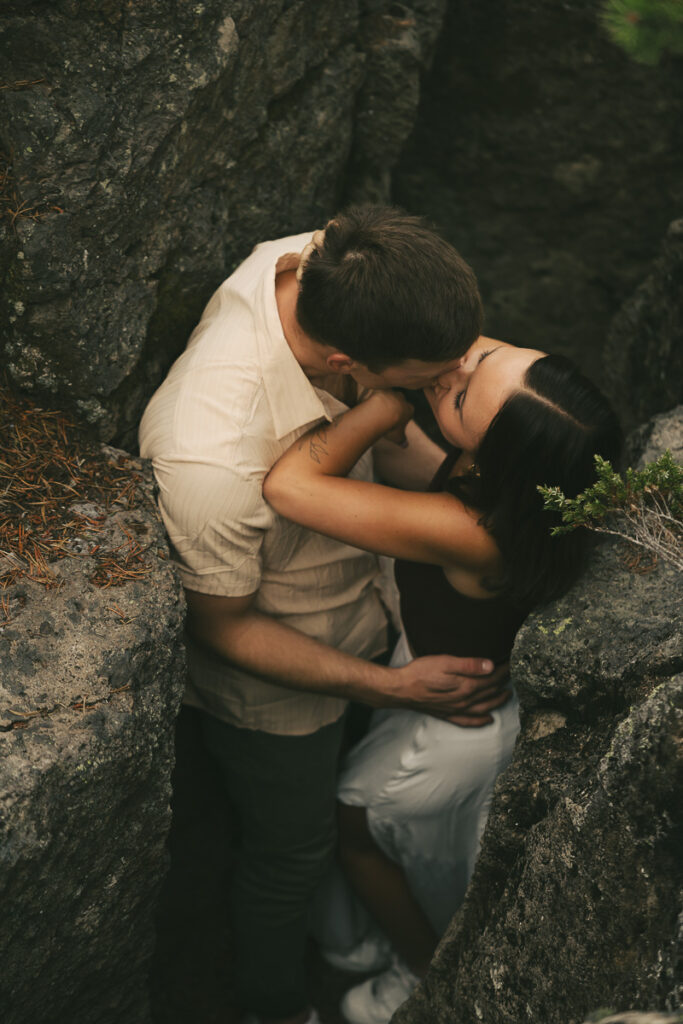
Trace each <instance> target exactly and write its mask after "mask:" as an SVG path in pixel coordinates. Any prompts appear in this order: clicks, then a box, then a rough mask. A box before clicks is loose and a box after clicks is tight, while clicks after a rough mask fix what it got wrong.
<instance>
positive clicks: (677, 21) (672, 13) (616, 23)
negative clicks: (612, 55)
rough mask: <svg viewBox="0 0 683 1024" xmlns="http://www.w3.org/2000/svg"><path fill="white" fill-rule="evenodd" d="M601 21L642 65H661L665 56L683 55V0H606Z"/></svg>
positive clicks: (614, 38)
mask: <svg viewBox="0 0 683 1024" xmlns="http://www.w3.org/2000/svg"><path fill="white" fill-rule="evenodd" d="M601 20H602V23H603V25H604V26H605V28H606V30H607V32H608V34H609V35H610V36H611V37H612V39H613V40H614V42H615V43H617V45H619V46H621V48H622V49H623V50H625V51H626V53H628V54H629V56H631V57H633V59H634V60H637V61H639V62H640V63H641V64H658V63H659V61H660V60H661V58H662V56H663V55H664V54H665V53H670V54H672V55H674V56H683V0H606V2H605V4H604V6H603V9H602V13H601Z"/></svg>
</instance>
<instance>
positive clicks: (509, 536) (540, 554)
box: [448, 355, 622, 606]
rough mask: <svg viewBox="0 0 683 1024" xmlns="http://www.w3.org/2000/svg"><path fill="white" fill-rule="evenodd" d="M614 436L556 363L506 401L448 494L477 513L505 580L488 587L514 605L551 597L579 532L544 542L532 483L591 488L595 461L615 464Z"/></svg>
mask: <svg viewBox="0 0 683 1024" xmlns="http://www.w3.org/2000/svg"><path fill="white" fill-rule="evenodd" d="M621 447H622V433H621V428H620V426H619V422H618V420H617V418H616V416H615V414H614V412H613V410H612V409H611V407H610V405H609V403H608V402H607V399H606V398H605V397H604V396H603V395H602V394H601V392H600V391H599V390H598V389H597V388H596V387H595V386H594V385H593V384H592V383H591V381H589V380H588V379H587V378H586V377H584V375H583V374H582V373H580V371H579V370H578V369H577V367H576V366H574V364H573V363H572V362H571V361H570V360H568V359H565V358H564V357H563V356H554V355H553V356H543V357H541V358H540V359H537V360H536V362H534V363H532V364H531V366H530V367H529V369H528V370H527V372H526V374H525V377H524V382H523V389H521V390H519V391H517V392H515V393H514V394H512V395H511V396H510V398H508V400H507V401H506V402H505V404H504V405H503V406H502V408H501V409H500V410H499V412H498V414H497V415H496V417H495V418H494V419H493V421H492V422H491V424H490V426H489V428H488V430H487V431H486V434H485V435H484V438H483V440H482V442H481V444H480V446H479V449H478V451H477V453H476V470H475V472H476V475H475V473H469V474H467V475H465V476H462V477H454V478H451V480H449V482H448V483H449V490H451V491H452V492H453V493H455V494H456V495H457V496H458V497H459V498H460V499H461V500H462V501H463V502H465V504H467V505H469V506H471V507H473V508H475V509H477V510H478V511H480V512H481V514H482V516H481V522H482V523H483V525H484V526H485V527H486V528H487V530H488V531H489V532H490V534H491V535H492V537H493V538H494V540H495V541H496V543H497V545H498V547H499V549H500V552H501V555H502V557H503V562H504V576H503V579H502V580H500V579H499V580H496V581H495V588H496V589H499V588H502V591H503V593H505V594H507V595H508V596H509V597H510V598H511V599H512V600H513V601H515V602H516V603H519V604H520V605H523V606H533V605H535V604H539V603H541V602H544V601H548V600H550V599H552V598H554V597H558V596H559V595H560V594H562V593H563V592H564V591H565V590H567V588H568V587H569V586H570V585H571V583H573V582H574V580H575V579H576V577H577V576H578V574H579V572H580V571H581V568H582V567H583V565H584V562H585V556H586V552H587V549H588V546H589V535H588V534H587V531H585V530H583V529H579V530H573V531H572V532H571V533H568V534H564V535H562V536H559V537H551V536H550V530H551V529H552V527H553V526H555V525H556V524H557V522H558V521H559V520H558V516H557V514H556V513H550V512H545V511H543V499H542V498H541V496H540V494H539V493H538V490H537V488H538V486H539V484H545V485H549V486H557V487H560V488H561V489H562V491H563V492H564V494H566V495H567V497H574V496H575V495H576V494H578V493H579V492H580V491H583V490H585V488H586V487H590V486H591V484H593V483H594V482H595V464H594V456H595V455H596V454H598V455H602V457H603V458H605V459H609V460H610V462H611V463H612V465H613V466H615V468H616V467H617V466H618V464H619V460H620V457H621Z"/></svg>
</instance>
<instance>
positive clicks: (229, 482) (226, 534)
mask: <svg viewBox="0 0 683 1024" xmlns="http://www.w3.org/2000/svg"><path fill="white" fill-rule="evenodd" d="M310 238H311V234H310V233H306V234H303V235H295V236H292V237H289V238H284V239H279V240H276V241H272V242H265V243H263V244H262V245H259V246H257V247H256V249H255V250H254V252H253V253H252V255H251V256H250V257H249V258H248V259H247V260H245V262H244V263H242V264H241V266H239V267H238V268H237V270H236V271H235V272H234V273H233V274H232V276H231V277H229V278H228V279H227V280H226V281H224V282H223V284H222V285H221V286H220V287H219V288H218V290H217V291H216V292H215V293H214V295H213V296H212V298H211V299H210V301H209V303H208V305H207V307H206V309H205V311H204V313H203V315H202V318H201V321H200V323H199V324H198V326H197V328H196V329H195V331H194V332H193V334H192V336H191V338H190V340H189V343H188V345H187V348H186V350H185V351H184V352H183V354H182V355H181V356H180V358H179V359H178V360H176V362H175V363H174V365H173V366H172V367H171V370H170V372H169V374H168V376H167V378H166V380H165V381H164V382H163V384H162V385H161V387H160V388H159V389H158V390H157V392H156V393H155V394H154V395H153V397H152V399H151V401H150V403H149V405H148V407H147V409H146V410H145V414H144V416H143V419H142V423H141V425H140V451H141V454H142V455H143V456H144V457H146V458H150V459H151V460H152V464H153V467H154V472H155V476H156V479H157V483H158V486H159V506H160V509H161V514H162V516H163V519H164V523H165V525H166V529H167V532H168V535H169V538H170V541H171V545H172V551H173V557H174V560H175V562H176V564H177V567H178V571H179V573H180V576H181V579H182V582H183V584H184V585H185V586H186V587H187V588H188V589H190V590H195V591H199V592H201V593H204V594H216V595H222V596H227V597H241V596H245V595H248V594H252V593H255V592H258V593H257V597H256V601H255V607H256V608H257V609H258V610H259V611H261V612H263V613H264V614H267V615H270V616H272V617H274V618H276V619H278V620H280V621H282V622H284V623H286V624H287V625H289V626H292V627H294V628H295V629H298V630H301V631H302V632H303V633H306V634H308V635H309V636H312V637H315V638H316V639H318V640H320V641H322V642H324V643H326V644H329V645H331V646H333V647H337V648H339V649H340V650H343V651H346V652H347V653H350V654H355V655H358V656H361V657H365V658H369V657H374V656H375V655H377V654H379V653H380V652H381V651H382V650H383V648H384V646H385V624H386V622H385V615H384V610H383V608H382V605H381V602H380V601H379V598H378V594H377V590H376V585H375V584H376V581H377V574H378V566H377V560H376V558H375V557H374V556H373V555H370V554H368V553H366V552H363V551H360V550H359V549H357V548H353V547H350V546H349V545H346V544H342V543H340V542H339V541H335V540H331V539H329V538H327V537H323V536H322V535H321V534H318V533H314V532H313V531H310V530H306V529H304V528H303V527H300V526H298V525H296V524H294V523H291V522H289V521H288V520H285V519H283V518H281V517H280V516H278V515H276V513H275V512H274V511H273V510H272V509H271V508H270V506H269V505H268V504H267V503H266V501H265V500H264V498H263V495H262V484H263V478H264V477H265V475H266V473H267V472H268V470H269V469H270V468H271V466H272V465H273V463H274V462H275V461H276V460H277V459H278V458H279V456H280V455H281V454H282V453H283V452H285V451H286V450H287V448H288V447H289V446H290V445H291V444H292V443H293V442H294V441H295V440H296V439H297V438H298V437H299V436H300V435H301V434H302V433H304V432H305V431H306V430H307V429H308V428H309V427H311V426H312V425H313V424H315V423H316V422H319V421H321V420H323V419H327V420H330V419H332V418H333V417H334V416H336V415H338V414H339V413H340V412H342V411H343V410H344V409H345V408H346V405H344V403H343V402H341V401H340V400H339V399H338V398H336V397H334V395H332V394H331V393H329V392H328V391H326V390H323V389H321V388H317V387H314V386H313V384H312V383H311V382H310V381H309V380H308V378H307V377H306V375H305V374H304V372H303V370H302V369H301V367H300V366H299V364H298V363H297V361H296V359H295V358H294V356H293V354H292V351H291V349H290V348H289V345H288V344H287V341H286V339H285V337H284V334H283V331H282V325H281V323H280V318H279V315H278V310H277V303H276V299H275V274H276V266H277V263H278V260H279V259H280V257H282V256H284V255H286V254H288V253H298V252H300V251H301V249H303V247H304V246H305V245H306V244H307V243H308V242H309V241H310ZM351 475H352V476H354V477H356V478H358V479H371V458H370V456H369V455H366V456H364V457H363V458H362V459H361V460H360V461H359V463H358V464H357V465H356V466H355V467H354V469H353V471H352V473H351ZM186 700H187V702H188V703H190V704H194V705H195V706H198V707H201V708H203V709H204V710H206V711H209V712H210V713H212V714H214V715H216V716H217V717H219V718H221V719H223V720H224V721H228V722H231V723H232V724H236V725H240V726H243V727H246V728H253V729H262V730H264V731H266V732H275V733H281V734H305V733H309V732H312V731H314V730H315V729H318V728H320V727H321V726H323V725H327V724H329V723H330V722H332V721H335V720H336V718H338V717H339V715H340V714H341V713H342V711H343V709H344V706H345V701H343V700H342V699H341V698H337V697H330V696H325V695H322V694H317V693H312V692H304V691H297V690H293V689H288V688H285V687H281V686H278V685H276V684H275V683H272V682H270V681H267V680H265V679H263V678H260V677H257V676H254V675H251V674H249V673H246V672H244V671H242V670H241V669H238V668H237V667H236V666H234V665H231V664H230V663H229V662H227V661H225V660H223V659H221V658H219V657H217V656H215V655H213V654H211V653H210V652H208V651H205V650H201V649H199V648H197V647H195V646H194V645H192V647H191V651H190V682H189V685H188V690H187V694H186Z"/></svg>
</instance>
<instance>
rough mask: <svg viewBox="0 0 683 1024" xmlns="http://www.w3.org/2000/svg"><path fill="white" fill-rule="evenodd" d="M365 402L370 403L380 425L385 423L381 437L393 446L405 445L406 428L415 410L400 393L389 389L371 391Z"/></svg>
mask: <svg viewBox="0 0 683 1024" xmlns="http://www.w3.org/2000/svg"><path fill="white" fill-rule="evenodd" d="M365 401H366V402H368V403H372V405H373V407H374V409H375V410H376V413H375V415H377V416H378V417H380V423H384V422H386V429H385V430H384V431H383V432H382V436H383V437H385V438H386V439H387V441H393V443H394V444H399V445H402V444H405V441H406V426H407V424H408V423H410V421H411V420H412V418H413V413H414V412H415V408H414V406H412V405H411V404H410V402H409V401H408V400H407V399H406V398H404V396H403V395H402V394H401V392H400V391H392V390H391V389H390V388H386V389H382V390H381V391H373V392H372V393H371V394H370V395H369V396H368V397H367V398H366V399H365Z"/></svg>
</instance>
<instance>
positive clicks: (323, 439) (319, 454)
mask: <svg viewBox="0 0 683 1024" xmlns="http://www.w3.org/2000/svg"><path fill="white" fill-rule="evenodd" d="M336 425H337V421H336V420H334V421H333V422H332V423H325V424H322V425H321V426H319V427H318V428H317V429H316V430H314V431H313V433H311V434H305V435H304V437H302V439H301V441H299V445H298V449H299V451H301V450H302V448H304V447H305V446H306V445H308V454H309V457H310V458H311V459H313V461H314V462H317V463H318V465H320V460H321V458H324V457H325V456H326V455H329V451H328V448H327V436H328V433H329V431H330V429H331V428H332V427H336Z"/></svg>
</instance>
